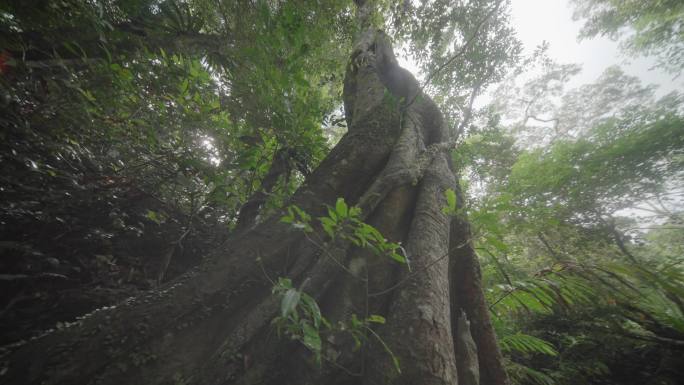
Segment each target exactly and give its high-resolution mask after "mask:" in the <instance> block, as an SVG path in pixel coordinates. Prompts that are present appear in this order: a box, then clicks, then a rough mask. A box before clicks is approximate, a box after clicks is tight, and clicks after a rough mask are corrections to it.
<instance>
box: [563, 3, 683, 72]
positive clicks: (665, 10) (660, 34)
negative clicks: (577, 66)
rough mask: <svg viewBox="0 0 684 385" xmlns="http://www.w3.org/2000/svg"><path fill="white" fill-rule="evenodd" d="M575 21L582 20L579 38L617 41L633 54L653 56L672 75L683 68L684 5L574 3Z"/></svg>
mask: <svg viewBox="0 0 684 385" xmlns="http://www.w3.org/2000/svg"><path fill="white" fill-rule="evenodd" d="M572 3H573V4H574V6H575V12H574V14H573V18H574V19H575V20H584V22H585V23H584V27H583V28H582V31H581V33H580V38H590V37H594V36H597V35H602V36H608V37H609V38H611V39H613V40H616V39H618V38H620V37H623V36H626V38H625V39H624V40H623V41H622V46H623V48H624V49H625V50H626V51H627V52H629V53H631V54H633V55H639V54H643V55H656V56H657V57H658V59H659V65H660V66H661V67H663V68H665V69H667V70H669V71H671V72H672V73H674V74H677V73H680V72H681V70H682V65H684V54H682V51H683V48H684V34H682V18H683V16H684V5H682V3H681V2H680V1H677V0H666V1H652V2H645V1H639V0H628V1H612V0H573V1H572Z"/></svg>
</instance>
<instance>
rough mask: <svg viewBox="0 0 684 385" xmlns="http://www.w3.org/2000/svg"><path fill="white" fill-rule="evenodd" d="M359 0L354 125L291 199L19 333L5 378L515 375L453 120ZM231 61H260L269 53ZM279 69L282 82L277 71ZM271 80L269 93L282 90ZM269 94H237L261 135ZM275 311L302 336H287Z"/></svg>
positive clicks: (352, 81)
mask: <svg viewBox="0 0 684 385" xmlns="http://www.w3.org/2000/svg"><path fill="white" fill-rule="evenodd" d="M164 4H170V5H173V4H187V3H175V2H169V3H164ZM356 4H357V20H358V21H359V26H360V29H359V32H358V34H357V38H356V44H355V45H354V48H353V50H352V53H351V60H350V63H349V64H348V66H347V69H346V75H345V81H344V94H343V98H344V105H345V115H346V122H347V126H348V133H347V134H345V136H344V137H343V138H342V139H341V140H340V142H339V143H338V144H337V146H336V147H335V148H334V149H333V150H332V151H331V152H330V154H328V155H327V156H326V157H325V159H323V160H322V161H321V163H320V165H318V167H317V168H316V169H315V170H314V171H313V172H312V173H311V174H310V175H308V176H307V177H306V179H305V181H304V182H303V184H302V185H301V186H300V187H299V188H298V189H297V191H296V192H295V193H294V194H293V195H292V197H291V198H290V199H289V200H288V204H287V207H286V208H283V209H280V210H276V211H275V213H273V215H270V216H268V217H266V219H261V221H257V220H252V221H248V222H247V224H245V225H241V227H240V229H239V231H236V232H234V233H233V235H232V236H230V237H229V238H228V240H227V241H226V242H225V243H224V244H223V245H222V246H221V247H219V248H218V249H217V250H216V251H214V252H213V253H211V254H210V256H208V257H207V258H205V259H204V260H203V261H202V263H201V264H200V265H199V266H197V267H196V268H194V269H192V270H191V271H190V272H188V273H185V274H183V275H182V276H180V277H178V278H177V279H174V280H172V281H170V282H169V283H168V284H166V285H163V286H161V287H159V288H158V289H154V290H152V291H150V292H148V293H146V294H144V295H142V296H139V297H137V298H132V299H129V300H126V301H124V302H122V303H120V304H118V305H116V306H112V307H108V308H106V309H100V310H98V311H95V312H93V313H91V314H89V315H87V316H85V317H83V318H82V319H80V320H79V321H77V322H76V323H74V324H71V325H66V326H65V327H64V328H61V329H60V330H57V331H53V332H50V333H48V334H47V335H45V336H43V337H41V338H38V339H36V340H34V341H31V342H29V343H26V344H20V346H18V347H16V349H15V350H14V351H13V352H12V353H11V354H10V355H8V356H6V357H5V358H3V360H4V361H5V362H6V365H5V366H4V367H3V369H2V376H3V380H5V381H7V382H8V383H17V384H18V383H42V382H47V383H55V384H58V383H63V384H67V383H68V384H79V383H91V382H92V383H121V382H132V383H145V384H149V383H202V384H210V383H245V384H247V383H274V384H275V383H277V384H282V383H339V384H345V383H358V382H366V383H394V384H413V383H429V384H448V383H455V382H456V381H457V379H458V380H459V381H460V382H461V383H465V384H474V383H478V382H479V383H482V384H505V383H507V377H506V373H505V372H504V370H503V367H502V362H501V354H500V352H499V349H498V347H497V344H496V339H495V336H494V333H493V330H492V326H491V323H490V320H489V313H488V309H487V307H486V304H485V299H484V295H483V291H482V283H481V277H480V271H479V262H478V260H477V257H476V254H475V252H474V249H473V245H472V241H471V239H470V238H471V235H470V228H469V225H468V222H467V220H466V219H465V217H464V216H463V214H462V213H460V212H459V210H458V208H459V207H462V205H463V202H464V200H463V197H462V194H461V193H460V188H459V186H458V184H457V181H456V177H455V176H454V172H453V169H452V166H451V164H450V154H449V150H451V147H452V145H453V142H452V138H453V135H452V133H451V132H450V131H449V129H448V127H447V125H446V124H445V120H444V118H443V117H442V115H441V113H440V111H439V108H438V107H437V106H436V104H435V103H434V102H433V101H432V100H431V98H430V97H429V96H428V95H426V94H425V93H424V92H423V91H422V87H419V85H418V82H417V81H416V80H415V78H414V77H413V76H412V75H411V74H410V73H408V72H407V71H406V70H404V69H402V68H400V67H399V66H398V64H397V62H396V59H395V56H394V53H393V50H392V46H391V44H390V39H389V37H388V36H387V35H386V34H385V33H383V32H381V31H379V30H377V29H376V28H375V27H374V26H373V23H372V21H373V19H374V17H376V16H375V15H374V13H373V12H372V8H373V7H374V4H373V3H372V2H370V1H369V2H366V1H362V0H359V1H356ZM498 6H499V2H497V3H496V4H495V7H494V8H491V9H493V10H496V9H497V8H498ZM273 7H276V8H278V5H274V6H273ZM248 8H249V7H248ZM187 9H190V8H187ZM187 9H186V10H183V8H182V7H176V9H175V10H172V11H170V12H171V14H172V15H174V16H173V17H172V18H171V19H170V20H171V21H172V22H171V23H170V24H169V26H170V27H172V29H173V30H174V31H175V32H176V33H179V35H182V33H180V32H181V31H184V30H191V29H193V27H195V26H196V25H195V24H194V20H196V19H195V18H194V17H193V12H191V11H188V10H187ZM278 10H279V9H278ZM260 11H262V12H268V11H270V9H269V8H268V7H265V8H261V9H260ZM490 13H491V12H490ZM290 16H291V15H290ZM290 16H288V17H290ZM485 21H486V20H485V19H483V21H482V22H481V23H480V25H481V24H483V23H485ZM224 22H227V20H224ZM216 25H219V26H220V25H222V24H221V23H220V22H219V23H216ZM145 26H146V25H145ZM131 27H132V26H130V25H127V26H126V28H131ZM207 28H209V27H207ZM476 32H477V29H476V31H475V32H473V33H476ZM241 43H242V44H247V43H246V42H244V41H242V42H241ZM191 45H192V44H191ZM468 46H469V43H468V41H465V42H464V47H468ZM248 52H250V51H248ZM255 55H260V53H256V54H255ZM269 59H270V58H269V57H265V56H264V57H261V56H260V57H258V58H257V59H255V61H256V63H259V62H258V60H269ZM177 60H181V59H177ZM243 64H244V63H243ZM277 64H280V65H282V64H283V63H277ZM271 68H272V67H271ZM114 69H115V70H117V71H118V70H119V68H116V67H115V68H114ZM231 69H234V70H236V71H244V72H240V73H241V74H242V76H244V77H249V76H250V71H251V70H257V71H258V69H259V67H258V66H257V67H253V68H244V67H243V66H240V65H237V66H235V67H234V68H231ZM267 77H269V79H274V84H280V83H278V82H277V79H278V78H279V75H278V74H277V73H268V74H267ZM303 78H304V79H305V77H303ZM242 80H245V79H244V78H241V77H238V78H236V79H233V81H234V82H233V83H231V85H232V86H234V87H235V89H234V90H233V92H236V90H240V86H241V85H244V86H245V88H249V87H250V84H249V82H245V83H241V81H242ZM181 86H182V87H181V88H182V90H181V91H182V92H185V90H187V88H188V87H186V86H185V85H183V84H181ZM277 91H280V90H277ZM291 91H292V90H291V89H290V90H288V92H287V93H288V94H289V92H291ZM259 92H264V93H265V95H264V94H259ZM259 92H255V94H256V95H258V96H260V97H264V98H265V100H268V101H269V102H270V103H266V104H265V105H269V106H271V105H272V104H273V103H274V102H275V101H276V100H280V99H270V100H269V99H268V98H269V95H268V92H269V91H268V89H266V90H259ZM83 93H84V94H85V97H86V98H88V93H86V92H85V91H84V92H83ZM197 95H201V94H200V93H197ZM186 96H189V98H190V99H193V98H194V96H193V94H190V95H188V94H183V96H182V98H186ZM90 98H94V97H93V96H92V95H90ZM244 101H245V99H241V100H240V102H244ZM263 105H264V104H259V103H254V105H246V106H245V105H241V104H238V103H235V104H233V105H232V107H233V108H235V109H236V110H237V111H236V114H239V113H240V111H239V110H240V108H241V107H243V106H244V107H246V108H245V109H244V111H246V112H244V115H242V119H240V120H239V121H241V122H247V123H254V125H252V128H253V129H255V132H257V133H258V131H257V130H256V129H257V128H259V126H262V127H263V126H265V125H266V124H265V123H263V122H261V121H259V119H260V118H261V117H262V116H261V115H260V114H259V113H257V108H258V106H263ZM302 106H304V104H302ZM272 107H273V109H274V110H275V111H273V114H269V113H268V111H267V112H266V113H265V114H264V115H265V116H266V117H267V118H269V119H273V120H277V119H279V118H282V117H283V116H288V115H287V114H286V112H287V111H291V110H293V105H292V104H287V103H284V104H283V105H282V106H278V105H272ZM295 107H296V106H295ZM20 112H21V111H19V113H20ZM292 116H297V115H296V114H293V115H292ZM256 122H259V123H256ZM279 122H280V123H283V122H284V123H289V124H293V125H294V123H296V122H297V121H294V122H293V121H288V120H287V119H284V120H281V121H279ZM293 136H295V135H293ZM253 137H254V136H252V138H253ZM262 140H263V139H262ZM286 140H287V139H285V141H286ZM292 140H294V139H292ZM263 141H264V142H266V140H263ZM292 147H294V146H288V148H292ZM276 154H280V155H277V156H276V155H274V156H273V157H274V158H275V159H278V158H279V157H280V156H282V153H278V152H276ZM274 165H275V164H274ZM266 168H268V167H266ZM271 169H273V168H271ZM269 184H270V183H269ZM264 185H266V183H264ZM268 189H271V187H269V188H268ZM257 198H258V197H257ZM247 202H248V203H249V202H253V200H252V199H248V200H247ZM348 203H349V204H353V205H354V206H355V207H350V205H349V204H348ZM328 207H329V208H330V209H328ZM445 208H446V209H445ZM256 211H259V210H256ZM261 213H262V214H264V213H265V212H264V211H263V210H262V211H261ZM456 213H457V215H455V214H456ZM281 218H284V219H285V221H283V220H281ZM312 218H320V219H319V220H313V219H312ZM362 221H363V222H367V224H365V223H363V222H362ZM286 222H288V223H286ZM243 223H244V222H243ZM371 226H372V227H371ZM380 234H382V235H380ZM384 237H387V238H388V239H389V240H390V241H388V240H386V239H384ZM399 244H402V245H403V246H399ZM369 249H370V250H371V251H369ZM373 250H374V251H375V252H372V251H373ZM400 250H403V251H402V252H401V253H400V252H399V251H400ZM388 257H391V258H388ZM397 261H399V262H404V263H397ZM270 277H280V279H278V280H277V282H276V281H275V280H273V281H270V279H271V278H270ZM274 286H275V292H276V294H279V295H274V294H273V293H272V290H273V287H274ZM321 314H323V315H324V316H322V315H321ZM323 317H324V318H323ZM274 320H275V321H274ZM273 322H275V323H276V325H277V326H278V327H280V328H282V329H284V333H285V335H286V336H288V337H290V339H289V340H288V339H283V338H277V337H276V335H275V333H273V328H274V327H273V325H272V323H273ZM336 325H339V326H336ZM407 336H409V337H410V338H407ZM357 339H358V340H361V342H362V345H361V347H360V349H361V350H360V354H357V353H354V350H353V348H354V341H355V340H357ZM321 360H322V361H323V363H322V364H321V365H317V364H316V361H321ZM312 361H313V362H312ZM457 368H458V370H457Z"/></svg>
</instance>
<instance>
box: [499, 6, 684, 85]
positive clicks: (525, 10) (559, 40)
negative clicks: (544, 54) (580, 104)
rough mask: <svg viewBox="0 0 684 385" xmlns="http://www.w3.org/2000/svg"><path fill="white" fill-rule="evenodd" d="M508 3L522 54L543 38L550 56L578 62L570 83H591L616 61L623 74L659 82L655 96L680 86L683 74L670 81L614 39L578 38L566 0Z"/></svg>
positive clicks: (578, 25)
mask: <svg viewBox="0 0 684 385" xmlns="http://www.w3.org/2000/svg"><path fill="white" fill-rule="evenodd" d="M511 5H512V9H511V19H512V20H511V21H512V24H513V26H514V27H515V29H516V31H517V33H518V38H519V39H520V40H521V41H522V42H523V45H524V46H525V52H526V53H531V52H532V50H534V48H535V47H536V46H538V45H539V44H541V43H542V42H543V41H544V40H546V41H548V42H549V44H550V47H549V56H550V57H551V58H553V59H555V60H556V61H558V62H560V63H578V64H581V65H582V69H583V70H582V73H581V74H580V75H578V76H577V77H576V78H575V79H574V82H573V83H571V85H572V86H579V85H582V84H586V83H590V82H593V81H594V80H596V78H598V77H599V75H600V74H601V73H602V72H603V70H605V69H606V68H607V67H609V66H611V65H614V64H619V65H620V66H621V67H622V69H623V70H624V71H625V72H626V73H627V74H630V75H633V76H637V77H639V78H641V79H642V81H643V82H644V83H646V84H650V83H654V84H658V85H660V89H659V91H658V92H657V94H658V95H664V94H666V93H667V92H669V91H672V90H675V89H678V90H682V89H684V79H683V78H684V77H680V78H678V79H675V80H673V79H672V78H673V76H672V75H670V74H667V73H665V72H664V71H662V70H658V69H653V70H651V69H650V68H651V67H653V65H654V64H655V60H654V59H652V58H639V59H634V58H628V57H626V56H625V55H623V54H622V53H621V52H620V50H619V48H618V43H617V42H614V41H611V40H610V39H607V38H602V37H596V38H593V39H591V40H583V41H581V42H580V41H578V40H577V35H578V34H579V30H580V28H581V27H582V22H581V21H573V20H572V7H571V5H570V4H569V2H568V1H567V0H512V4H511Z"/></svg>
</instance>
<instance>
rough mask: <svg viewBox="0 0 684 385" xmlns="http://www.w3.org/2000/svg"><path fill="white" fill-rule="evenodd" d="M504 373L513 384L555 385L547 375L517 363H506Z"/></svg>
mask: <svg viewBox="0 0 684 385" xmlns="http://www.w3.org/2000/svg"><path fill="white" fill-rule="evenodd" d="M506 371H507V372H508V374H509V376H510V377H511V381H512V382H513V383H514V384H529V383H533V384H538V385H555V383H556V382H555V381H554V379H553V378H552V377H551V376H549V375H548V374H545V373H542V372H540V371H538V370H534V369H532V368H530V367H528V366H525V365H522V364H519V363H517V362H512V361H507V362H506Z"/></svg>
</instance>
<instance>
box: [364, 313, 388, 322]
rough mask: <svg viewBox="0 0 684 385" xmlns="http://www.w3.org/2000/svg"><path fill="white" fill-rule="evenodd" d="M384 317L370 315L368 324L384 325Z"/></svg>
mask: <svg viewBox="0 0 684 385" xmlns="http://www.w3.org/2000/svg"><path fill="white" fill-rule="evenodd" d="M385 321H386V320H385V317H383V316H381V315H377V314H371V315H370V317H368V322H374V323H378V324H384V323H385Z"/></svg>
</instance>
